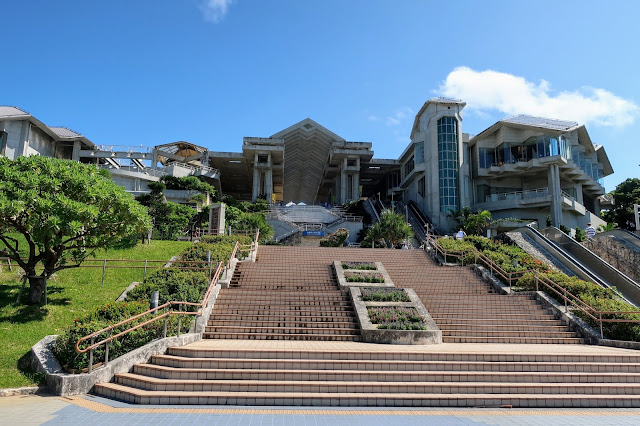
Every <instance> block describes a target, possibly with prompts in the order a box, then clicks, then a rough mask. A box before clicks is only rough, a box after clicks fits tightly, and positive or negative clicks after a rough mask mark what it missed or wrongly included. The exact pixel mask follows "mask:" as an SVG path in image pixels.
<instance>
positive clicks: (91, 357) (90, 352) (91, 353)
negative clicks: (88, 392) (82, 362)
mask: <svg viewBox="0 0 640 426" xmlns="http://www.w3.org/2000/svg"><path fill="white" fill-rule="evenodd" d="M95 342H96V336H93V337H91V346H93V344H94V343H95ZM93 349H94V348H91V349H90V350H89V374H91V370H93Z"/></svg>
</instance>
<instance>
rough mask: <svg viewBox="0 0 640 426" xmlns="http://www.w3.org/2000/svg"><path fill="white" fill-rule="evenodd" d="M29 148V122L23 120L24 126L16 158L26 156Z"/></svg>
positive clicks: (21, 130)
mask: <svg viewBox="0 0 640 426" xmlns="http://www.w3.org/2000/svg"><path fill="white" fill-rule="evenodd" d="M28 148H29V122H28V121H23V122H22V128H21V129H20V143H19V145H18V150H17V152H16V155H15V158H18V157H20V156H22V157H24V156H26V155H27V151H28Z"/></svg>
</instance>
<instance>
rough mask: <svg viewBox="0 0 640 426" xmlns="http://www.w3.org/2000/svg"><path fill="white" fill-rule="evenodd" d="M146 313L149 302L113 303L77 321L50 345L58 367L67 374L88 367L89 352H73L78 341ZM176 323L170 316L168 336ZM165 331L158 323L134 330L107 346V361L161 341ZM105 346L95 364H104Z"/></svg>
mask: <svg viewBox="0 0 640 426" xmlns="http://www.w3.org/2000/svg"><path fill="white" fill-rule="evenodd" d="M148 309H149V302H148V301H145V300H140V301H136V302H129V303H113V304H110V305H106V306H104V307H102V308H100V309H97V310H96V311H94V312H93V313H91V314H89V315H87V316H85V317H82V318H79V319H76V320H75V321H74V322H73V324H72V326H71V327H69V328H68V329H67V330H64V331H63V332H62V333H61V334H60V335H59V336H58V337H57V338H56V341H55V344H54V345H53V348H52V350H53V354H54V355H55V357H56V358H57V359H58V360H59V362H60V364H61V365H62V366H63V368H64V369H65V370H66V371H73V370H79V369H82V368H86V367H88V365H89V352H86V353H83V354H80V353H77V352H76V349H75V346H76V342H77V341H78V339H80V338H82V337H84V336H86V335H89V334H91V333H93V332H95V331H98V330H101V329H103V328H105V327H108V326H109V325H111V324H115V323H118V322H120V321H122V320H124V319H127V318H131V317H133V316H135V315H138V314H141V313H143V312H145V311H146V310H148ZM149 319H150V317H149V316H143V317H141V318H139V319H137V320H134V321H132V322H130V323H127V324H124V325H122V326H119V327H116V328H114V329H113V330H112V332H111V334H112V335H115V334H117V333H120V332H122V331H124V330H126V329H128V328H131V327H133V326H135V325H137V324H140V323H142V322H144V321H147V320H149ZM177 323H178V319H177V317H175V316H170V317H169V318H168V320H167V332H168V333H176V332H177ZM163 328H164V320H158V321H155V322H153V323H151V324H148V325H145V326H143V327H141V328H139V329H137V330H134V331H131V332H129V333H127V334H125V335H124V336H121V337H119V338H118V339H115V340H112V341H111V342H110V343H109V359H115V358H117V357H119V356H121V355H124V354H125V353H127V352H130V351H132V350H133V349H136V348H139V347H140V346H143V345H145V344H147V343H149V342H150V341H152V340H154V339H157V338H159V337H162V333H163ZM188 328H189V322H188V321H183V325H182V331H184V332H186V331H187V330H188ZM105 337H106V335H105V334H102V335H100V336H98V340H96V341H99V340H102V339H104V338H105ZM89 344H90V340H88V341H85V342H84V343H82V344H81V346H80V347H81V348H83V347H86V346H88V345H89ZM105 350H106V346H105V345H100V346H98V347H97V348H96V349H95V350H94V357H93V359H94V363H98V362H103V361H104V358H105Z"/></svg>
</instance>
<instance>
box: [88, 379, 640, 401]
mask: <svg viewBox="0 0 640 426" xmlns="http://www.w3.org/2000/svg"><path fill="white" fill-rule="evenodd" d="M95 391H96V393H97V394H98V395H102V396H105V397H108V398H116V399H120V400H123V401H127V402H132V403H138V404H157V405H159V404H171V405H185V404H206V405H279V406H303V405H316V406H353V405H360V406H378V407H387V406H424V407H427V406H435V407H480V406H502V405H511V406H513V407H640V398H637V396H635V395H579V394H565V395H527V394H478V393H469V394H448V395H446V394H441V393H434V394H421V393H408V394H380V393H340V394H322V393H308V392H305V393H296V394H292V393H290V392H289V393H287V392H161V391H145V390H140V389H132V388H129V387H126V386H122V385H119V384H116V383H103V384H98V385H96V386H95Z"/></svg>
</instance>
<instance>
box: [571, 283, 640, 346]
mask: <svg viewBox="0 0 640 426" xmlns="http://www.w3.org/2000/svg"><path fill="white" fill-rule="evenodd" d="M581 299H582V301H583V302H585V303H586V304H588V305H589V306H591V307H592V308H594V309H595V310H596V311H619V312H625V311H637V310H638V308H637V307H636V306H634V305H631V304H629V303H627V302H624V301H621V300H614V299H607V298H598V297H595V296H592V295H588V294H585V295H583V296H582V297H581ZM574 313H575V314H576V315H577V316H579V317H580V318H582V319H583V320H584V321H585V322H586V323H587V324H589V325H591V326H592V327H594V328H599V327H600V323H599V322H598V321H595V320H594V319H593V318H591V317H590V316H589V315H587V314H585V313H584V312H582V311H580V310H575V311H574ZM602 318H603V319H617V320H634V321H638V320H640V315H638V314H606V315H603V316H602ZM602 324H603V325H602V331H603V333H604V336H605V337H606V338H609V339H614V340H631V341H636V342H637V341H640V323H632V322H603V323H602Z"/></svg>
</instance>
